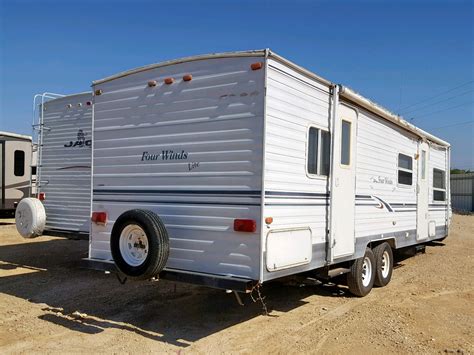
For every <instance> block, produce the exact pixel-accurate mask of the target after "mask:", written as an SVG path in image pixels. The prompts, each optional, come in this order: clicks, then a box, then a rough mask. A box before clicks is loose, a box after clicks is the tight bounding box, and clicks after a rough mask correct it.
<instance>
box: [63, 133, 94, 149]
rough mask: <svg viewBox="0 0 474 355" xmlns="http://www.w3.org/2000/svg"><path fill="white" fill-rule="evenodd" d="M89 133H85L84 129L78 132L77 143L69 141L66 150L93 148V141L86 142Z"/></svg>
mask: <svg viewBox="0 0 474 355" xmlns="http://www.w3.org/2000/svg"><path fill="white" fill-rule="evenodd" d="M86 136H87V133H84V131H83V130H82V129H80V130H78V131H77V140H76V141H75V142H73V141H69V143H66V144H64V146H65V147H66V148H73V147H89V148H90V147H92V139H87V140H86Z"/></svg>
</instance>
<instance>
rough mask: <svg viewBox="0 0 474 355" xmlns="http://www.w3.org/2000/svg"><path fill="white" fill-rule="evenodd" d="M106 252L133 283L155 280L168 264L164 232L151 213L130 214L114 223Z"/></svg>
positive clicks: (166, 234) (167, 248)
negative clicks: (108, 250)
mask: <svg viewBox="0 0 474 355" xmlns="http://www.w3.org/2000/svg"><path fill="white" fill-rule="evenodd" d="M110 250H111V252H112V257H113V259H114V262H115V265H116V266H117V268H118V269H119V270H120V272H122V273H123V274H124V275H127V276H128V277H130V278H132V279H137V280H146V279H150V278H152V277H155V276H157V275H158V274H159V273H160V272H161V271H162V270H163V269H164V267H165V265H166V262H167V261H168V256H169V252H170V247H169V238H168V232H167V230H166V227H165V225H164V224H163V222H162V221H161V219H160V217H158V216H157V215H156V214H155V213H154V212H151V211H148V210H140V209H136V210H130V211H127V212H125V213H123V214H122V215H120V217H119V218H117V220H116V221H115V224H114V226H113V228H112V233H111V235H110Z"/></svg>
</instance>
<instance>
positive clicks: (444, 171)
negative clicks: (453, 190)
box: [432, 168, 447, 202]
mask: <svg viewBox="0 0 474 355" xmlns="http://www.w3.org/2000/svg"><path fill="white" fill-rule="evenodd" d="M435 170H438V171H440V172H441V173H442V174H443V185H444V188H441V187H435ZM432 188H433V202H446V200H447V198H446V192H447V189H446V170H443V169H439V168H433V184H432ZM435 191H441V192H443V193H444V200H437V199H435Z"/></svg>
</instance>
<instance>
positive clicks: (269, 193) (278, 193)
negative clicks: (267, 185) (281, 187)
mask: <svg viewBox="0 0 474 355" xmlns="http://www.w3.org/2000/svg"><path fill="white" fill-rule="evenodd" d="M265 196H269V197H270V196H272V197H273V196H296V197H301V196H307V197H324V198H328V197H329V194H326V193H316V192H315V193H313V192H286V191H265Z"/></svg>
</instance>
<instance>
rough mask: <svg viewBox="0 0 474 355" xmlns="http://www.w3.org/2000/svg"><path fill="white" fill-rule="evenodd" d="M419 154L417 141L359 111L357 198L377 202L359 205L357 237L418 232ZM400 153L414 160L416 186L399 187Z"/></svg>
mask: <svg viewBox="0 0 474 355" xmlns="http://www.w3.org/2000/svg"><path fill="white" fill-rule="evenodd" d="M417 151H418V143H417V140H416V139H415V137H412V136H411V135H410V134H408V133H407V132H404V131H402V130H401V129H399V128H396V127H395V126H393V125H391V124H389V123H387V122H386V121H384V120H382V119H380V118H378V117H377V116H375V115H372V114H370V113H368V112H366V111H363V110H361V111H359V117H358V127H357V168H356V195H359V196H372V197H374V198H373V199H372V200H371V201H370V203H369V202H362V200H360V199H359V200H358V201H356V217H355V233H356V237H365V236H372V235H380V234H387V233H393V232H398V231H406V230H414V229H416V202H417V199H416V181H417V168H416V167H417V162H416V160H415V159H414V157H415V154H416V153H417ZM399 153H402V154H405V155H408V156H410V157H412V158H413V180H412V186H406V185H400V184H398V169H397V167H398V154H399ZM381 201H383V202H385V203H387V205H388V207H387V206H386V205H384V204H383V203H382V202H381ZM363 204H371V205H370V206H364V205H363ZM403 204H405V205H406V206H403Z"/></svg>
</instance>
